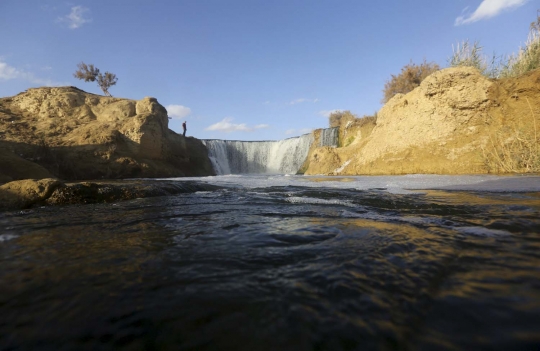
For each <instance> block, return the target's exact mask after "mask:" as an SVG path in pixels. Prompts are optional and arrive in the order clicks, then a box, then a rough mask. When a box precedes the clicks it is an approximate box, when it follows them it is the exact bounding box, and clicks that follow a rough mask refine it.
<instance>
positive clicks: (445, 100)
mask: <svg viewBox="0 0 540 351" xmlns="http://www.w3.org/2000/svg"><path fill="white" fill-rule="evenodd" d="M529 104H530V107H529ZM532 116H536V117H535V118H538V117H540V70H536V71H533V72H530V73H528V74H526V75H524V76H522V77H519V78H513V79H504V80H490V79H488V78H486V77H484V76H482V75H481V74H480V73H479V72H478V71H477V70H476V69H474V68H470V67H461V68H447V69H443V70H441V71H438V72H435V73H434V74H432V75H431V76H429V77H427V78H426V79H425V80H424V81H423V82H422V83H421V85H420V86H419V87H417V88H416V89H414V90H413V91H411V92H410V93H408V94H405V95H403V94H398V95H396V96H394V97H393V98H392V99H390V101H388V103H387V104H386V105H384V106H383V107H382V108H381V110H380V111H379V112H378V117H377V124H376V126H375V128H373V130H372V131H370V134H369V135H363V136H362V138H361V139H362V140H361V141H360V138H358V136H356V137H355V139H354V141H353V142H351V143H350V144H349V145H347V146H344V147H340V148H336V149H332V150H330V149H324V148H317V149H315V150H313V151H312V152H311V153H310V162H309V167H308V169H307V171H306V174H342V175H355V174H407V173H439V174H464V173H487V172H488V171H489V168H486V165H485V163H484V158H483V152H484V151H483V150H484V148H487V147H489V146H490V145H489V143H490V140H491V139H490V138H492V137H493V135H495V134H496V133H498V132H500V131H501V130H504V129H505V128H506V129H509V128H510V129H512V128H522V129H527V128H529V129H531V128H533V122H532V121H533V120H534V118H532ZM539 122H540V121H539ZM342 127H343V126H342ZM342 129H343V128H342Z"/></svg>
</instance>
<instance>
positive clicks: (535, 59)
mask: <svg viewBox="0 0 540 351" xmlns="http://www.w3.org/2000/svg"><path fill="white" fill-rule="evenodd" d="M539 13H540V11H539ZM501 66H502V67H500V68H499V74H498V76H499V77H501V78H503V77H518V76H520V75H522V74H524V73H527V72H529V71H532V70H535V69H537V68H540V15H537V18H536V22H533V23H531V26H530V31H529V37H528V38H527V41H526V42H525V45H524V46H523V47H520V48H519V52H518V53H517V54H512V55H510V56H509V57H508V59H507V60H503V62H502V64H501Z"/></svg>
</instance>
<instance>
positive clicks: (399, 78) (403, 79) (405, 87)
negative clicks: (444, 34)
mask: <svg viewBox="0 0 540 351" xmlns="http://www.w3.org/2000/svg"><path fill="white" fill-rule="evenodd" d="M440 69H441V68H440V67H439V65H438V64H436V63H434V62H427V61H426V60H425V59H424V62H422V63H421V64H418V65H417V64H415V63H412V62H411V63H409V64H408V65H406V66H404V67H403V68H402V69H401V72H400V73H399V74H398V75H392V77H391V78H390V80H388V81H387V82H386V84H385V85H384V89H383V95H384V96H383V99H382V101H381V102H382V103H383V104H385V103H387V102H388V100H390V99H391V98H392V97H394V95H396V94H407V93H408V92H410V91H412V90H413V89H414V88H416V87H417V86H419V85H420V83H422V81H423V80H424V79H425V78H426V77H427V76H429V75H430V74H432V73H433V72H436V71H438V70H440Z"/></svg>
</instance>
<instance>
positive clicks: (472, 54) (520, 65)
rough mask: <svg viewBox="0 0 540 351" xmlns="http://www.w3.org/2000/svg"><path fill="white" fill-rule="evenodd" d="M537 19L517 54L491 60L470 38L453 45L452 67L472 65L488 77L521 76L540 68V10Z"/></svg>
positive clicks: (450, 60) (494, 57) (449, 61)
mask: <svg viewBox="0 0 540 351" xmlns="http://www.w3.org/2000/svg"><path fill="white" fill-rule="evenodd" d="M538 13H539V14H537V18H536V21H535V22H533V23H531V26H530V32H529V36H528V38H527V41H526V42H525V45H524V46H522V47H520V48H519V52H518V53H517V54H512V55H502V56H496V55H493V57H492V59H491V60H488V59H487V58H486V56H484V55H483V54H482V47H481V46H480V44H479V43H478V42H477V41H475V42H474V43H473V44H472V45H471V44H470V43H469V41H468V40H465V41H463V42H461V43H458V44H457V46H456V47H455V48H454V46H452V56H451V57H450V58H449V59H448V64H449V66H450V67H462V66H470V67H475V68H477V69H478V70H479V71H480V73H482V74H483V75H485V76H486V77H488V78H508V77H519V76H521V75H522V74H524V73H527V72H529V71H532V70H534V69H537V68H540V11H539V12H538Z"/></svg>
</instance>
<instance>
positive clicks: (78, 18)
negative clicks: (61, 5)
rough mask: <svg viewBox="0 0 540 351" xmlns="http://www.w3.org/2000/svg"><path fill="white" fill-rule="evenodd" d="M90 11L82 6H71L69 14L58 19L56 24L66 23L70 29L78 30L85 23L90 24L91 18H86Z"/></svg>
mask: <svg viewBox="0 0 540 351" xmlns="http://www.w3.org/2000/svg"><path fill="white" fill-rule="evenodd" d="M89 12H90V10H89V9H88V8H86V7H82V6H73V7H72V8H71V12H70V13H69V14H68V15H65V16H63V17H58V22H62V23H66V24H67V26H68V27H69V28H71V29H77V28H80V27H81V26H82V25H83V24H85V23H90V22H92V19H91V18H88V17H86V15H87V14H88V13H89Z"/></svg>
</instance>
